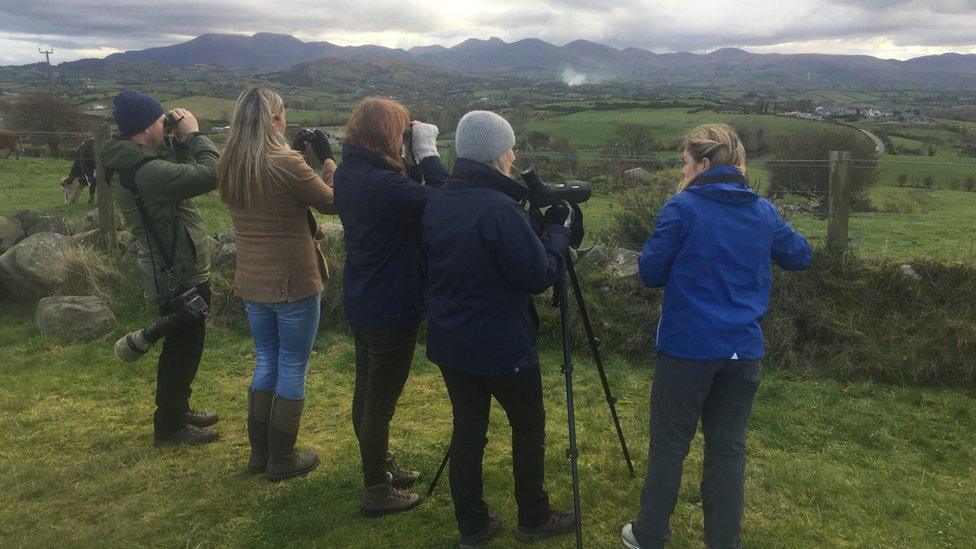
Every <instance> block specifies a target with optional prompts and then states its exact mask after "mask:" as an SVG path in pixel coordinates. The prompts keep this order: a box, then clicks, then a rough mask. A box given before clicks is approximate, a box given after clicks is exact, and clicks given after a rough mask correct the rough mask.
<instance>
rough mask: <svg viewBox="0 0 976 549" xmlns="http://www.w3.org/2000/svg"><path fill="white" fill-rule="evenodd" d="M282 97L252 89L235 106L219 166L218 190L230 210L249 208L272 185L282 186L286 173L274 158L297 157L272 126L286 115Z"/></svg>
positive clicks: (245, 92) (262, 89) (283, 137)
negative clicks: (280, 184) (232, 208)
mask: <svg viewBox="0 0 976 549" xmlns="http://www.w3.org/2000/svg"><path fill="white" fill-rule="evenodd" d="M284 110H285V103H284V101H282V100H281V96H279V95H278V94H277V93H275V92H274V91H272V90H269V89H267V88H249V89H246V90H244V92H243V93H241V95H240V97H238V98H237V104H236V105H235V106H234V116H233V117H232V120H231V126H230V133H229V134H228V136H227V145H226V146H225V147H224V151H223V153H221V155H220V161H219V162H218V163H217V189H218V191H219V192H220V199H221V200H223V201H224V202H225V203H227V204H228V205H229V206H232V207H237V208H247V207H248V206H250V205H251V204H252V203H253V201H254V198H255V197H256V196H260V195H261V194H262V193H263V192H264V191H265V188H266V186H267V185H268V183H280V182H281V181H283V180H284V178H285V177H287V175H286V173H287V172H286V171H285V169H284V167H283V166H282V165H281V163H279V162H273V161H271V157H272V156H278V155H293V154H297V153H295V152H294V151H292V150H291V148H290V147H289V146H288V141H287V140H286V139H285V136H284V135H282V134H280V133H278V132H277V131H276V130H275V129H274V126H272V125H271V121H272V118H273V117H275V116H277V115H279V114H281V113H283V112H284Z"/></svg>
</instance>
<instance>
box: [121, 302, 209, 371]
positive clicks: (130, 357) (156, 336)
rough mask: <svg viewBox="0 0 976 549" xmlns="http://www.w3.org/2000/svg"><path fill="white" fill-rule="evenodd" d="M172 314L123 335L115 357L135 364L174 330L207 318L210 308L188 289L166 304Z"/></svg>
mask: <svg viewBox="0 0 976 549" xmlns="http://www.w3.org/2000/svg"><path fill="white" fill-rule="evenodd" d="M167 305H168V307H169V308H170V309H171V310H172V312H170V313H168V314H165V315H163V316H161V317H159V320H157V321H156V322H154V323H152V324H150V325H149V326H146V327H145V328H143V329H141V330H136V331H135V332H131V333H128V334H125V335H124V336H122V337H121V338H119V340H118V341H116V342H115V356H117V357H118V358H119V360H122V361H124V362H135V361H136V360H139V359H140V358H142V357H143V355H145V354H146V352H148V351H149V349H150V348H151V347H152V346H153V344H155V343H156V342H157V341H159V340H160V339H162V338H164V337H166V335H167V334H169V333H170V332H172V331H173V330H175V329H176V328H178V327H180V326H183V325H185V324H189V323H190V322H195V321H197V320H200V319H201V318H203V317H205V316H207V314H208V313H209V312H210V306H209V305H207V302H206V301H205V300H204V299H203V297H201V296H200V294H199V293H198V292H197V289H196V288H190V289H189V290H187V291H185V292H183V293H182V294H180V295H178V296H176V297H174V298H172V299H170V301H169V303H168V304H167Z"/></svg>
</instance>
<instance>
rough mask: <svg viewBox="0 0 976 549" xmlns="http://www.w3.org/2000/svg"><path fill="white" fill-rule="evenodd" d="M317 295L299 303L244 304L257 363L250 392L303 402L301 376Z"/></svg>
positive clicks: (312, 339) (314, 328) (316, 310)
mask: <svg viewBox="0 0 976 549" xmlns="http://www.w3.org/2000/svg"><path fill="white" fill-rule="evenodd" d="M321 299H322V298H321V296H320V295H319V294H315V295H312V296H310V297H306V298H305V299H302V300H299V301H292V302H287V301H280V302H277V303H258V302H256V301H249V300H246V299H245V300H244V307H245V308H246V309H247V318H248V320H249V321H250V323H251V337H252V339H254V351H255V354H256V355H257V361H256V363H255V365H254V378H253V379H252V380H251V388H252V389H254V390H255V391H271V390H274V391H276V392H277V393H278V395H280V396H282V397H284V398H290V399H301V398H305V374H306V373H307V372H308V357H309V356H310V355H311V354H312V344H313V343H315V333H316V332H317V331H318V328H319V304H320V303H321Z"/></svg>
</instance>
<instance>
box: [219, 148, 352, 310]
mask: <svg viewBox="0 0 976 549" xmlns="http://www.w3.org/2000/svg"><path fill="white" fill-rule="evenodd" d="M271 160H272V161H273V162H280V163H281V165H282V166H283V167H284V169H285V171H286V172H287V174H288V177H287V178H286V180H285V181H284V182H283V183H272V182H268V183H267V184H266V186H265V188H264V189H263V191H264V192H263V193H259V195H258V196H257V197H256V198H255V200H254V202H253V203H252V204H251V205H250V207H248V208H246V209H242V208H234V207H232V208H230V216H231V219H232V220H233V221H234V230H235V231H236V233H237V271H236V272H235V274H234V294H235V295H237V296H240V297H242V298H244V299H249V300H251V301H257V302H261V303H274V302H279V301H298V300H300V299H304V298H306V297H308V296H310V295H313V294H317V293H319V292H321V291H322V290H323V288H324V286H323V283H324V282H325V280H326V279H328V278H329V268H328V265H326V263H325V257H324V256H323V255H322V251H321V250H320V249H319V246H318V242H319V241H320V240H321V238H322V233H321V231H320V230H319V228H318V226H317V225H316V223H315V218H314V217H313V216H312V212H311V211H310V210H309V208H310V207H312V208H315V209H316V210H318V211H319V212H321V213H325V214H334V213H336V212H335V207H334V205H333V202H332V188H331V187H330V186H329V185H327V184H326V183H325V182H324V181H323V180H322V178H320V177H319V176H318V175H317V174H316V173H315V171H314V170H312V168H311V167H309V165H308V164H307V163H305V160H304V159H303V158H302V157H301V156H300V155H298V154H297V153H296V154H289V155H282V156H274V157H272V159H271ZM328 164H329V165H331V166H333V167H334V164H332V163H331V162H329V163H328ZM333 169H334V168H333ZM327 178H328V179H331V173H330V174H328V175H327Z"/></svg>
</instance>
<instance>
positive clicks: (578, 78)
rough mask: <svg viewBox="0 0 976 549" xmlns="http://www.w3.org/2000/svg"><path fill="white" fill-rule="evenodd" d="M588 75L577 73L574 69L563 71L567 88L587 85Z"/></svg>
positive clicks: (567, 68) (569, 68)
mask: <svg viewBox="0 0 976 549" xmlns="http://www.w3.org/2000/svg"><path fill="white" fill-rule="evenodd" d="M586 81H587V78H586V75H585V74H583V73H581V72H577V71H576V70H575V69H573V67H566V68H565V69H563V83H564V84H566V85H567V86H580V85H582V84H586Z"/></svg>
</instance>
